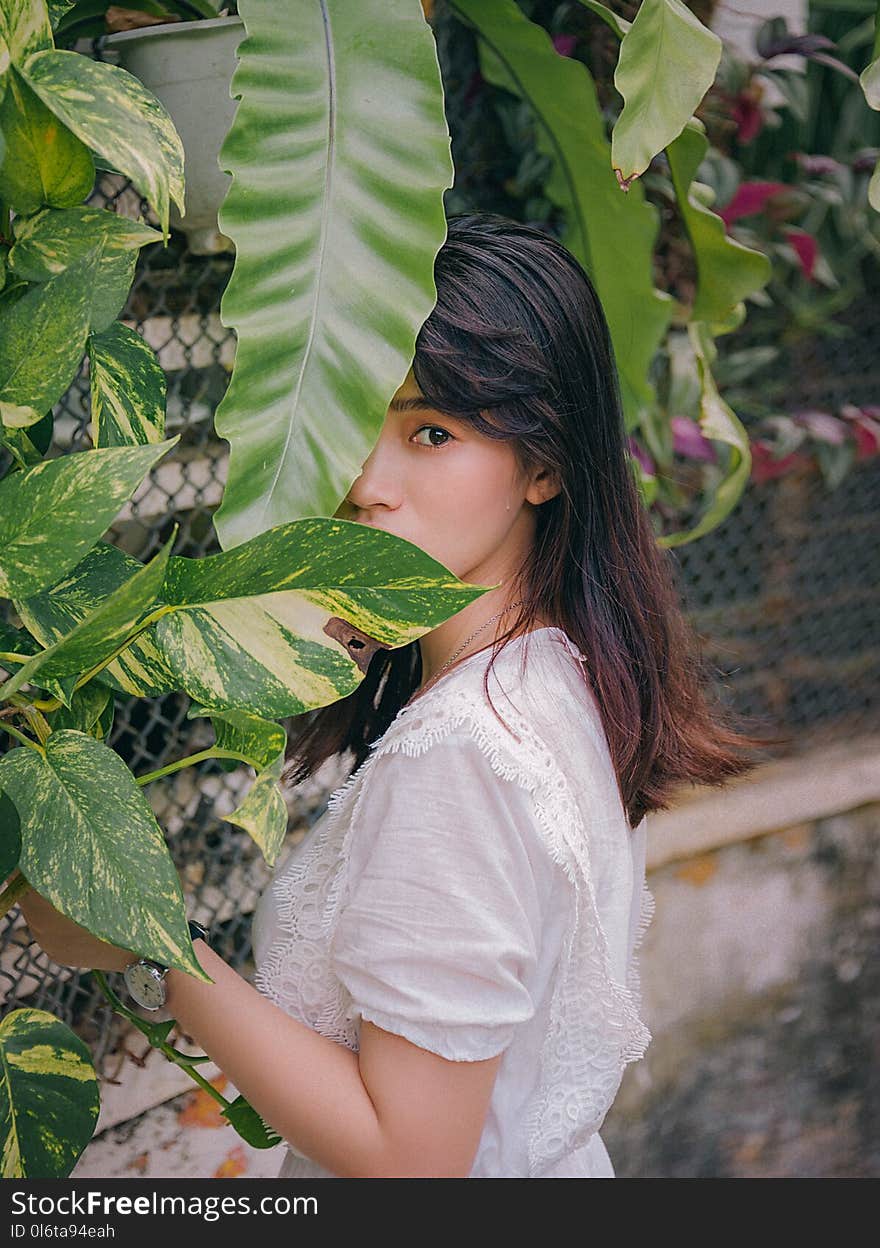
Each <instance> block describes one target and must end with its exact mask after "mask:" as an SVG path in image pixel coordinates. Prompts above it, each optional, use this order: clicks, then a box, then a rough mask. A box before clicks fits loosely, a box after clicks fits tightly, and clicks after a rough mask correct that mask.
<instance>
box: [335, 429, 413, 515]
mask: <svg viewBox="0 0 880 1248" xmlns="http://www.w3.org/2000/svg"><path fill="white" fill-rule="evenodd" d="M400 494H401V473H400V465H399V464H398V463H397V461H396V459H395V456H394V454H393V452H392V448H391V445H390V442H389V440H388V439H387V438H386V436H385V434H384V432H383V434H382V436H380V438H379V440H378V442H377V443H376V445H375V446H374V447H373V449H372V451H370V454H369V455H368V456H367V458H366V459H365V460H364V463H363V466H362V467H361V471H360V475H359V476H358V477H357V478H356V480H355V481H354V482H353V483H352V485H351V488H350V490H349V491H348V495H347V497H346V499H345V504H347V505H348V506H349V507H350V508H351V509H353V510H354V511H356V512H359V513H361V515H362V518H363V519H364V520H367V521H369V520H370V519H371V518H372V514H371V513H373V512H374V511H375V510H377V509H378V510H382V509H386V510H389V511H393V510H395V508H397V507H398V506H399V505H400ZM345 504H344V505H345Z"/></svg>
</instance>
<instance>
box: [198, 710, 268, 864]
mask: <svg viewBox="0 0 880 1248" xmlns="http://www.w3.org/2000/svg"><path fill="white" fill-rule="evenodd" d="M208 713H209V712H208V711H207V710H206V708H205V707H200V706H194V707H191V708H190V710H189V712H188V714H187V718H188V719H192V718H194V717H195V716H198V715H204V714H208ZM210 714H211V719H212V722H213V724H214V733H215V736H216V738H217V746H218V747H219V748H220V749H221V750H230V751H231V752H233V753H235V754H240V755H242V756H243V758H245V759H247V761H248V762H249V763H250V764H251V765H252V766H253V767H255V768H257V771H258V773H259V774H258V775H257V778H256V780H255V781H254V783H253V784H252V785H251V787H250V789H249V790H248V793H247V796H246V797H245V799H244V801H243V802H242V803H241V805H240V806H239V807H238V808H237V809H236V810H234V811H233V812H232V814H231V815H225V816H224V818H225V820H226V822H227V823H234V824H235V825H236V827H239V828H243V829H244V830H245V832H247V833H249V835H250V836H251V837H252V838H253V840H254V841H255V842H256V844H257V845H259V847H260V849H261V850H262V851H263V857H264V858H265V860H266V862H267V863H268V864H269V866H272V865H273V864H274V862H275V860H276V858H277V857H278V851H279V850H280V849H281V846H282V845H283V843H284V837H285V835H286V833H287V820H288V816H287V804H286V802H285V801H284V797H283V795H282V793H281V789H280V788H279V782H280V780H281V772H282V770H283V768H284V753H285V749H286V746H287V733H286V732H285V731H284V729H283V728H282V727H281V725H280V724H275V723H272V722H271V720H268V719H261V718H260V717H259V716H256V715H248V714H247V713H246V712H244V711H230V710H224V711H214V712H210Z"/></svg>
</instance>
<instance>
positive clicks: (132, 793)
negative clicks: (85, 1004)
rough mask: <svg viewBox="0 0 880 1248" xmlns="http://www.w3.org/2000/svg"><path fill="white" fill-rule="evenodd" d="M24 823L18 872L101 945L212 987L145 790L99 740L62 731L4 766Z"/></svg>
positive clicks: (1, 779) (0, 783) (4, 784)
mask: <svg viewBox="0 0 880 1248" xmlns="http://www.w3.org/2000/svg"><path fill="white" fill-rule="evenodd" d="M0 788H2V789H3V790H4V791H5V792H6V793H7V795H8V796H9V797H10V798H11V799H12V801H13V802H14V803H15V806H16V808H17V810H18V816H19V819H20V820H21V861H20V868H21V872H22V874H23V875H24V876H25V878H26V879H27V880H28V881H29V882H30V883H31V884H32V885H33V886H34V888H36V890H37V891H38V892H39V893H41V894H42V895H43V896H44V897H46V898H48V900H49V901H51V903H52V905H53V906H55V908H56V909H57V910H60V911H61V913H62V914H66V915H67V917H68V918H71V919H73V921H74V922H75V923H79V924H80V925H81V926H82V927H85V928H87V929H88V931H90V932H92V933H93V934H94V935H95V936H98V937H99V938H100V939H101V940H106V941H109V942H110V943H111V944H114V945H118V946H120V947H121V948H123V949H132V950H134V952H135V953H138V954H141V955H143V956H144V957H148V958H153V959H154V960H155V961H157V962H160V963H161V964H162V965H163V966H176V967H178V968H179V969H180V970H184V971H190V972H191V973H193V974H195V975H196V977H197V978H198V979H202V980H208V981H209V982H210V980H209V977H208V976H207V975H205V972H204V971H203V970H202V968H201V966H200V965H199V962H198V959H197V958H196V956H195V952H194V950H193V947H192V941H191V940H190V938H189V929H188V927H187V922H186V911H185V909H184V903H183V893H182V892H181V888H180V881H179V879H178V877H177V871H176V870H175V867H174V863H173V862H172V860H171V855H170V854H169V852H168V848H167V846H166V844H165V840H164V838H163V836H162V833H161V831H160V829H159V825H158V824H157V823H156V820H155V818H154V816H153V812H152V810H151V809H150V807H149V804H148V803H147V800H146V798H145V797H144V794H143V793H142V791H141V789H140V788H139V787H138V785H137V784H136V783H135V779H134V776H133V775H132V774H131V772H130V771H129V770H128V768H127V767H126V765H125V763H124V762H123V761H122V759H121V758H120V757H119V755H118V754H116V753H114V751H113V750H111V749H108V747H107V746H106V745H104V744H103V743H102V742H101V741H96V740H95V739H94V738H93V737H90V736H87V735H86V734H85V733H82V732H76V731H73V730H71V729H67V728H65V729H62V730H61V731H60V732H53V733H51V734H50V736H49V738H48V740H47V741H46V745H45V748H44V749H32V748H29V747H25V746H20V747H19V748H18V749H15V750H11V751H10V752H9V753H8V754H6V755H4V757H3V758H2V759H0Z"/></svg>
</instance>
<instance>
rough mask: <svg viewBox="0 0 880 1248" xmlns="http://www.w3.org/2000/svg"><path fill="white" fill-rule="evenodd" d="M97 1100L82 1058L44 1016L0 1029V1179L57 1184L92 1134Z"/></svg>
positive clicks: (9, 1019) (22, 1015)
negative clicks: (0, 1153) (55, 1182)
mask: <svg viewBox="0 0 880 1248" xmlns="http://www.w3.org/2000/svg"><path fill="white" fill-rule="evenodd" d="M100 1107H101V1099H100V1095H99V1092H98V1078H97V1075H96V1074H95V1068H94V1066H93V1065H92V1060H91V1057H90V1056H89V1050H88V1049H87V1048H86V1046H85V1044H84V1043H83V1041H82V1040H80V1038H79V1036H77V1035H75V1034H74V1032H72V1031H71V1030H70V1028H69V1027H68V1026H67V1025H66V1024H65V1023H62V1022H61V1021H60V1020H59V1019H57V1018H55V1017H54V1016H53V1015H52V1014H48V1013H47V1012H46V1011H45V1010H33V1009H23V1010H12V1011H11V1012H10V1013H9V1014H7V1015H6V1017H5V1018H4V1019H3V1021H2V1023H0V1140H2V1145H0V1147H2V1149H3V1153H2V1157H3V1161H2V1166H0V1174H2V1177H3V1178H4V1179H64V1178H67V1176H68V1175H69V1174H70V1172H71V1170H72V1169H73V1167H74V1166H75V1165H76V1162H77V1159H78V1158H79V1156H80V1154H81V1153H82V1151H83V1149H84V1148H85V1146H86V1145H87V1144H88V1142H89V1140H90V1139H91V1138H92V1135H93V1134H94V1131H95V1126H96V1124H97V1121H98V1111H99V1109H100Z"/></svg>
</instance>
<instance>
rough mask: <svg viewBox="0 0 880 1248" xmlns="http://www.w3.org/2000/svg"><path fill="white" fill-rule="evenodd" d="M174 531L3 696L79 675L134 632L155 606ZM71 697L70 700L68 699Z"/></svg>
mask: <svg viewBox="0 0 880 1248" xmlns="http://www.w3.org/2000/svg"><path fill="white" fill-rule="evenodd" d="M175 536H176V535H174V534H173V535H172V536H171V537H169V539H168V541H167V542H166V543H165V545H164V546H163V547H162V549H161V550H160V551H159V553H158V554H157V555H156V557H155V558H154V559H152V560H151V561H150V563H148V564H147V565H146V567H141V568H140V569H139V570H138V571H137V572H136V573H135V574H134V576H132V577H131V579H130V580H128V581H125V582H124V583H123V584H122V585H120V586H119V588H118V589H116V590H114V591H113V592H112V593H111V594H109V595H108V596H107V597H106V598H104V599H103V601H101V602H100V603H99V604H98V605H97V606H96V607H95V608H94V609H93V610H92V611H90V612H89V614H88V615H86V617H85V618H84V619H83V620H82V621H81V623H79V624H77V625H76V626H75V627H74V628H73V629H72V630H71V632H69V633H67V634H66V635H65V636H64V637H62V638H61V639H60V640H59V641H57V642H55V644H54V645H52V646H50V647H49V648H48V649H47V650H41V651H40V652H39V654H35V655H34V657H33V658H32V659H29V660H28V662H27V663H25V664H24V666H23V667H20V668H19V669H18V671H17V672H16V674H15V675H14V676H13V677H12V679H11V680H10V681H8V682H7V683H6V684H5V685H3V686H2V689H0V693H2V696H3V697H5V698H8V697H11V695H12V694H13V693H17V692H18V690H19V689H21V688H22V687H23V686H24V685H25V684H28V683H30V684H37V685H40V684H42V682H43V680H44V679H45V678H46V677H47V676H48V677H51V678H52V679H53V680H60V679H61V678H62V677H64V676H71V675H74V676H81V675H84V674H85V673H87V672H88V671H89V670H90V668H92V667H94V666H96V665H97V664H98V663H100V662H102V660H104V659H106V658H108V657H109V656H110V655H111V654H113V652H114V651H115V650H118V649H119V647H120V646H121V645H122V644H123V643H124V642H125V640H126V639H127V638H128V637H129V636H130V635H131V633H132V631H133V629H134V627H135V625H136V624H137V623H138V622H139V621H140V620H141V619H142V618H143V616H144V615H145V614H146V613H147V612H148V611H149V609H150V607H152V606H153V605H154V603H155V602H156V599H157V598H158V596H159V591H160V590H161V588H162V585H163V582H164V580H165V569H166V567H167V565H168V556H169V555H170V553H171V546H172V543H173V541H174V537H175ZM65 702H67V699H65Z"/></svg>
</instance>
